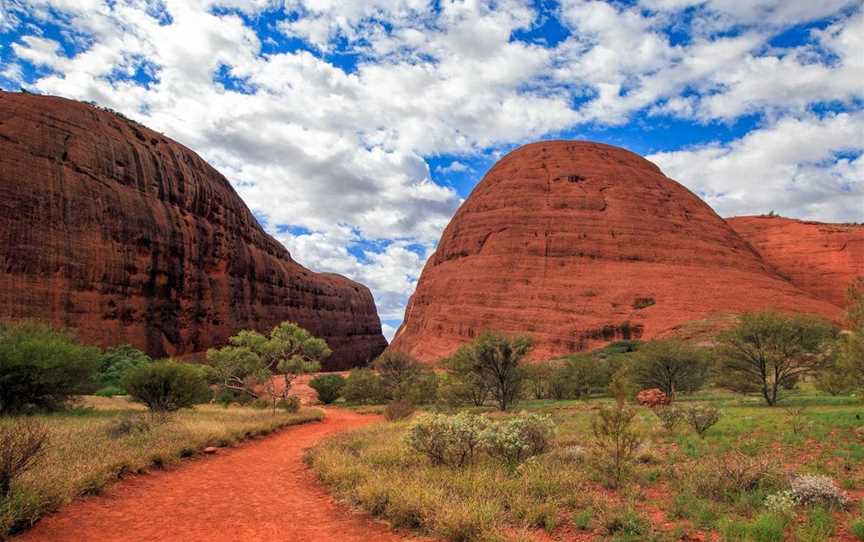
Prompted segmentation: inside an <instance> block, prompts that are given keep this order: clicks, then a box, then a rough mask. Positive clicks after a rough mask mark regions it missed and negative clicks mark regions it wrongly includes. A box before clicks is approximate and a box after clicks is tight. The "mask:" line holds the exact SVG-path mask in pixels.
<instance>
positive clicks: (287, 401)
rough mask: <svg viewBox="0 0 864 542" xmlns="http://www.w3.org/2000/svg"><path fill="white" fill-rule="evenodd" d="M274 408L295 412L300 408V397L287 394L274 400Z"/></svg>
mask: <svg viewBox="0 0 864 542" xmlns="http://www.w3.org/2000/svg"><path fill="white" fill-rule="evenodd" d="M276 408H278V409H281V410H284V411H285V412H297V411H298V410H300V398H299V397H297V396H296V395H288V396H286V397H284V398H282V399H279V401H277V402H276Z"/></svg>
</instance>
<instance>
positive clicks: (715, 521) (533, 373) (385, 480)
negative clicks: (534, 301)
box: [307, 289, 864, 542]
mask: <svg viewBox="0 0 864 542" xmlns="http://www.w3.org/2000/svg"><path fill="white" fill-rule="evenodd" d="M853 294H854V295H853V296H852V299H851V300H852V303H851V305H850V310H849V314H848V325H847V329H846V330H845V331H844V332H842V333H841V332H840V331H839V330H838V329H836V328H834V327H833V326H831V325H829V324H827V323H825V322H823V321H819V320H815V319H811V318H809V317H803V316H788V315H780V314H773V313H757V314H747V315H742V316H741V317H740V318H739V320H738V322H737V326H735V327H734V328H731V329H729V330H727V331H725V332H723V333H721V334H719V335H718V336H717V337H716V340H715V341H714V342H713V343H711V344H705V345H691V344H686V343H682V342H679V341H675V340H664V341H651V342H647V343H640V342H638V341H625V342H620V343H613V344H612V345H609V346H608V347H606V348H603V349H600V350H598V351H595V352H591V353H585V354H576V355H573V356H569V357H567V358H563V359H559V360H553V361H551V362H548V363H543V364H536V365H527V364H525V363H524V361H523V358H524V356H525V354H526V353H527V352H528V351H529V349H530V339H528V338H527V337H504V336H501V335H496V334H492V333H486V334H483V335H481V336H480V337H478V338H477V339H476V340H475V341H474V342H473V343H472V344H470V345H466V346H465V347H463V348H462V349H460V350H459V351H458V352H457V353H456V354H455V355H454V356H452V357H451V358H450V359H447V360H443V361H442V363H441V367H442V368H443V370H442V371H441V372H440V373H438V374H434V373H429V372H428V370H424V368H423V367H422V366H421V365H419V364H417V363H416V362H414V361H413V360H411V359H410V358H409V357H407V356H405V355H399V356H398V363H394V360H393V359H392V358H393V357H396V354H389V355H390V356H391V359H388V360H379V362H378V365H379V367H380V369H379V371H378V372H377V373H376V372H374V371H371V370H369V369H364V370H358V371H355V372H353V373H352V374H351V375H350V376H349V377H348V378H347V379H346V385H345V387H344V388H343V390H344V391H343V394H342V395H343V399H341V400H343V401H347V402H349V403H355V404H369V403H387V404H388V406H387V409H388V410H390V409H391V408H393V405H395V404H396V403H397V402H398V403H399V404H400V405H402V406H401V407H400V408H399V409H398V410H399V411H400V412H401V415H399V416H396V415H388V416H387V419H388V420H391V421H390V422H388V423H384V424H380V425H378V426H375V427H371V428H367V429H362V430H359V431H357V432H354V433H352V434H347V435H342V436H340V437H338V438H335V439H331V440H330V441H327V442H325V443H323V444H321V445H319V446H318V447H316V448H314V449H313V450H312V451H311V452H310V453H309V454H308V457H307V460H308V462H309V464H310V465H311V466H312V468H313V469H315V470H316V472H317V473H318V476H319V477H320V479H321V480H322V482H323V483H325V484H326V485H328V486H330V487H331V488H332V489H333V490H334V492H335V493H336V494H337V495H339V496H341V497H342V498H344V499H346V500H348V501H349V502H351V503H353V504H355V505H358V506H360V507H362V508H364V509H366V510H368V511H369V512H371V513H372V514H374V515H376V516H379V517H382V518H385V519H387V520H389V521H390V522H391V523H392V524H393V525H394V526H397V527H407V528H411V529H415V530H418V531H420V532H422V533H425V534H429V535H432V536H435V537H440V538H443V539H445V540H452V541H468V540H481V541H483V540H514V541H515V540H547V539H548V538H544V536H551V537H553V539H562V540H570V539H578V540H582V539H585V540H589V539H598V540H601V539H602V540H617V541H625V540H631V541H643V540H712V539H713V540H727V541H753V542H769V541H782V540H798V541H817V540H819V541H821V540H831V539H837V540H855V539H861V540H864V515H862V514H864V505H862V496H864V404H862V402H861V399H860V397H859V395H858V391H859V390H861V389H862V387H864V382H862V378H861V375H862V374H864V372H862V370H861V368H862V367H864V350H862V349H861V344H862V343H864V340H862V338H864V318H862V315H864V296H862V295H861V290H860V289H859V290H855V291H853ZM385 367H386V368H385ZM388 373H389V374H388ZM385 374H388V376H386V377H385ZM395 375H398V378H397V377H396V376H395ZM418 375H425V376H424V377H423V378H424V379H426V380H427V381H428V380H432V379H434V380H436V381H437V384H436V385H434V386H433V385H431V384H428V383H427V384H425V385H424V386H423V387H424V389H425V390H426V392H427V393H425V394H418V395H416V396H415V397H414V398H413V400H412V399H411V398H408V397H407V396H406V394H405V393H404V392H403V391H400V390H403V389H410V388H411V384H410V383H411V382H412V381H416V379H418V378H419V377H418ZM430 375H431V376H430ZM352 380H353V381H354V385H353V387H352V388H351V390H350V391H351V393H350V394H349V393H346V392H348V391H349V385H348V383H349V382H351V381H352ZM397 381H398V385H394V384H393V383H394V382H397ZM644 388H657V390H655V391H652V392H651V393H650V394H648V395H646V397H651V398H654V399H656V398H658V397H659V398H661V399H664V398H665V399H664V400H662V401H653V402H651V401H646V403H647V406H646V405H640V404H638V403H637V401H635V398H636V396H637V392H639V391H640V390H642V389H644ZM432 390H435V392H434V393H433V392H432ZM640 397H641V395H640ZM417 399H419V400H417ZM406 403H407V404H408V407H406V406H405V404H406ZM411 404H413V405H415V408H416V409H417V411H416V412H414V409H413V408H410V406H411ZM364 408H368V407H364Z"/></svg>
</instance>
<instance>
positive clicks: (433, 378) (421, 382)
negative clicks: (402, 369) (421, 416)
mask: <svg viewBox="0 0 864 542" xmlns="http://www.w3.org/2000/svg"><path fill="white" fill-rule="evenodd" d="M392 397H393V399H401V400H404V401H408V402H409V403H413V404H415V405H428V404H431V403H434V402H435V401H436V400H437V399H438V376H437V375H436V374H435V372H434V371H418V372H417V373H415V374H414V375H413V376H412V377H411V378H410V379H407V380H405V381H403V382H402V383H400V384H399V385H398V386H397V387H396V388H395V389H394V390H393V394H392Z"/></svg>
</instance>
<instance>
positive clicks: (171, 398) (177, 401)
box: [122, 360, 211, 414]
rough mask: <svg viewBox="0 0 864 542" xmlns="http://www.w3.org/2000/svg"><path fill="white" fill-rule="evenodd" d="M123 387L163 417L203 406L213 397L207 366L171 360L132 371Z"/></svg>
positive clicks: (123, 381) (134, 397) (133, 397)
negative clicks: (205, 367)
mask: <svg viewBox="0 0 864 542" xmlns="http://www.w3.org/2000/svg"><path fill="white" fill-rule="evenodd" d="M122 385H123V387H124V388H126V391H128V392H129V395H130V396H131V397H132V399H134V400H135V401H138V402H139V403H143V404H145V405H147V408H149V409H150V410H152V411H154V412H157V413H162V414H164V413H167V412H173V411H175V410H179V409H181V408H188V407H191V406H193V405H196V404H199V403H204V402H206V401H208V400H209V399H210V395H211V392H210V387H209V386H208V384H207V375H206V371H205V369H204V367H201V366H197V365H192V364H191V363H182V362H177V361H171V360H164V361H157V362H153V363H149V364H147V365H139V366H137V367H134V368H132V369H130V370H129V371H127V372H126V375H125V376H124V378H123V380H122Z"/></svg>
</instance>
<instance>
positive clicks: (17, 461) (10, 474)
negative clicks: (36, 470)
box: [0, 419, 48, 498]
mask: <svg viewBox="0 0 864 542" xmlns="http://www.w3.org/2000/svg"><path fill="white" fill-rule="evenodd" d="M47 446H48V431H47V429H45V427H44V426H42V424H40V423H38V422H35V421H32V420H28V419H19V420H15V421H12V422H9V423H3V424H2V425H0V497H4V498H5V497H8V496H9V492H10V490H11V488H12V482H14V481H15V479H16V478H18V477H19V476H21V475H22V474H23V473H25V472H27V471H28V470H30V469H31V468H33V466H34V465H35V464H36V463H37V462H38V461H39V459H41V458H42V456H43V455H44V454H45V448H46V447H47Z"/></svg>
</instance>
